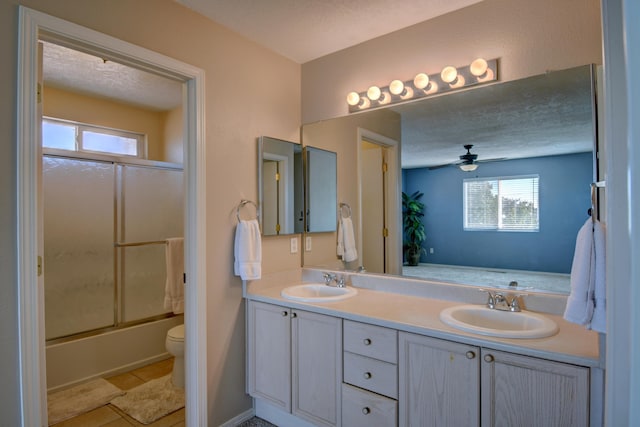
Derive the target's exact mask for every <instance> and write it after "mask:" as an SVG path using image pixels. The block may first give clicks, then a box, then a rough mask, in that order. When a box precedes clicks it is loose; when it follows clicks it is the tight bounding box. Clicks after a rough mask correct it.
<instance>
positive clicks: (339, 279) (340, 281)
mask: <svg viewBox="0 0 640 427" xmlns="http://www.w3.org/2000/svg"><path fill="white" fill-rule="evenodd" d="M322 278H323V279H324V284H325V285H327V286H332V285H331V282H336V284H335V285H334V286H336V287H338V288H344V287H346V286H347V284H346V281H345V277H344V276H338V275H336V274H333V273H324V274H323V275H322Z"/></svg>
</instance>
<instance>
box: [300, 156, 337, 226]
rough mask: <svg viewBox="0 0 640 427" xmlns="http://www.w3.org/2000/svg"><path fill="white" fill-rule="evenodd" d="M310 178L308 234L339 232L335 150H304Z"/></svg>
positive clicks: (307, 180) (308, 182) (308, 183)
mask: <svg viewBox="0 0 640 427" xmlns="http://www.w3.org/2000/svg"><path fill="white" fill-rule="evenodd" d="M304 150H305V162H306V163H305V176H306V193H305V194H306V200H305V201H306V212H307V216H306V218H307V219H306V232H308V233H320V232H330V231H336V226H337V225H336V224H337V221H338V219H337V204H336V203H337V201H338V196H337V194H338V191H337V155H336V153H334V152H332V151H327V150H322V149H319V148H314V147H308V146H307V147H304Z"/></svg>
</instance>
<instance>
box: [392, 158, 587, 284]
mask: <svg viewBox="0 0 640 427" xmlns="http://www.w3.org/2000/svg"><path fill="white" fill-rule="evenodd" d="M592 171H593V158H592V154H591V153H580V154H570V155H564V156H552V157H536V158H530V159H521V160H509V161H501V162H491V163H482V164H480V166H479V167H478V169H476V170H475V171H474V172H462V171H461V170H460V169H459V168H457V167H444V168H440V169H433V170H429V169H427V168H421V169H405V170H403V172H402V173H403V176H402V183H403V191H404V192H406V193H409V194H411V193H413V192H414V191H416V190H420V191H422V192H423V193H424V196H423V197H422V199H421V200H422V201H423V202H424V204H425V216H424V224H425V228H426V234H427V240H426V241H425V242H424V243H423V246H424V247H425V249H426V250H427V255H426V256H425V255H423V256H422V259H421V262H429V263H434V264H448V265H468V266H475V267H490V268H506V269H517V270H536V271H548V272H555V273H569V272H570V271H571V262H572V260H573V252H574V249H575V239H576V235H577V233H578V230H579V229H580V227H581V226H582V225H583V224H584V222H585V221H586V220H587V219H588V215H587V210H588V209H589V207H590V206H591V200H590V198H591V197H590V188H589V184H590V183H591V182H592V181H593V172H592ZM529 174H538V175H539V177H540V180H539V202H540V230H539V231H538V232H513V231H509V232H506V231H464V230H463V195H462V181H463V180H464V179H467V178H476V177H478V178H484V177H501V176H513V175H529ZM429 248H433V250H434V253H433V254H430V253H429Z"/></svg>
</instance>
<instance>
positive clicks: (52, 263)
mask: <svg viewBox="0 0 640 427" xmlns="http://www.w3.org/2000/svg"><path fill="white" fill-rule="evenodd" d="M114 182H115V171H114V166H113V164H111V163H102V162H95V161H86V160H75V159H63V158H56V157H44V158H43V197H44V283H45V322H46V327H45V331H46V338H47V339H52V338H57V337H61V336H65V335H70V334H75V333H79V332H84V331H89V330H92V329H96V328H101V327H105V326H111V325H113V323H114V317H113V313H114V258H113V257H114V250H113V233H114Z"/></svg>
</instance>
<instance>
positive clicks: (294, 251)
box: [291, 237, 298, 254]
mask: <svg viewBox="0 0 640 427" xmlns="http://www.w3.org/2000/svg"><path fill="white" fill-rule="evenodd" d="M291 253H292V254H297V253H298V238H297V237H292V238H291Z"/></svg>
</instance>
